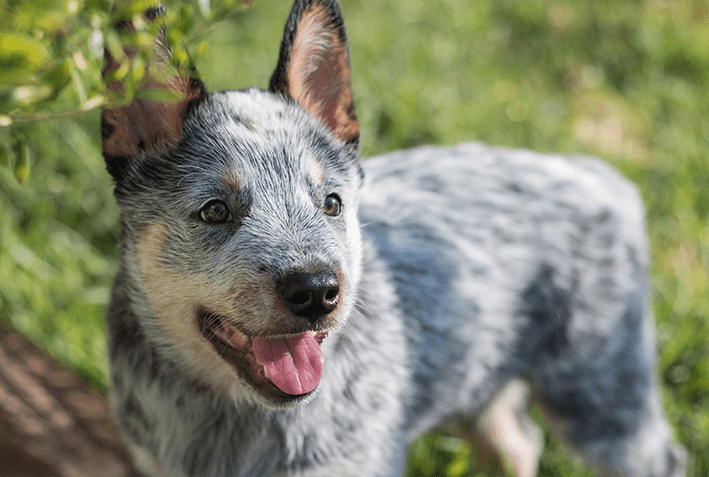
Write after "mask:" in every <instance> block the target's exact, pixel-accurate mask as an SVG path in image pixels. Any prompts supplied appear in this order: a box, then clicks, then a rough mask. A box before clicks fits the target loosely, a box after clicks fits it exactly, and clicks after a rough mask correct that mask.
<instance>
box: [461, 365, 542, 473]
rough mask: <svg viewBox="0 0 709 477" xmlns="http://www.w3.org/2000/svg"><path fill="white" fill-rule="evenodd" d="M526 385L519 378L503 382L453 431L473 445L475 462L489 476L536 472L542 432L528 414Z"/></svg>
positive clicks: (527, 386)
mask: <svg viewBox="0 0 709 477" xmlns="http://www.w3.org/2000/svg"><path fill="white" fill-rule="evenodd" d="M529 405H530V392H529V385H528V384H527V383H526V382H524V381H522V380H519V379H514V380H512V381H510V382H509V383H507V384H506V385H505V386H504V387H503V388H502V389H501V390H500V391H499V392H498V393H497V394H496V395H495V396H494V397H493V398H492V399H491V400H490V402H488V403H487V404H486V405H485V407H484V408H483V409H482V411H480V412H479V413H477V414H476V415H475V417H473V418H471V419H465V420H463V421H460V422H458V423H457V424H456V426H455V431H456V433H457V434H458V435H459V436H461V437H463V438H464V439H466V440H467V441H468V442H470V444H471V445H472V447H473V454H474V456H475V461H476V464H477V466H478V467H479V468H480V470H482V471H483V472H485V473H486V474H487V475H489V476H498V475H505V469H509V470H511V471H512V472H513V473H514V475H515V476H516V477H534V476H536V475H537V467H538V466H539V456H540V455H541V452H542V446H543V436H542V432H541V431H540V430H539V428H538V427H537V426H536V424H535V423H534V421H532V419H531V418H530V417H529V413H528V411H529Z"/></svg>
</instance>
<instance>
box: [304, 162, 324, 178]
mask: <svg viewBox="0 0 709 477" xmlns="http://www.w3.org/2000/svg"><path fill="white" fill-rule="evenodd" d="M306 167H307V173H308V178H310V180H311V181H312V183H313V184H320V183H321V182H322V181H323V180H324V179H325V170H324V169H323V167H322V164H320V161H318V160H317V159H315V158H314V157H312V156H311V157H309V158H308V163H307V166H306Z"/></svg>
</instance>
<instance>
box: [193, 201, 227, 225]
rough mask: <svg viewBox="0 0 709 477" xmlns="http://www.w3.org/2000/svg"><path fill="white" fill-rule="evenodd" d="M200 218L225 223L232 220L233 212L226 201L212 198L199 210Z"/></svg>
mask: <svg viewBox="0 0 709 477" xmlns="http://www.w3.org/2000/svg"><path fill="white" fill-rule="evenodd" d="M199 218H200V219H202V220H204V221H205V222H207V223H208V224H223V223H224V222H228V221H229V220H231V212H230V211H229V207H227V205H226V204H225V203H224V201H221V200H210V201H209V202H207V203H206V204H204V206H203V207H202V210H200V211H199Z"/></svg>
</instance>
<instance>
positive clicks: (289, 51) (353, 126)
mask: <svg viewBox="0 0 709 477" xmlns="http://www.w3.org/2000/svg"><path fill="white" fill-rule="evenodd" d="M350 78H351V72H350V56H349V52H348V46H347V35H346V34H345V27H344V24H343V21H342V14H341V12H340V7H339V5H338V4H337V1H336V0H296V2H295V5H293V9H292V10H291V13H290V16H289V17H288V22H287V23H286V28H285V32H284V35H283V41H282V43H281V51H280V55H279V58H278V65H277V66H276V70H275V71H274V73H273V76H272V77H271V84H270V86H269V90H270V91H271V92H274V93H282V94H284V95H286V96H289V97H291V98H293V99H294V100H295V101H296V102H298V103H299V104H300V105H301V106H303V108H305V110H306V111H307V112H308V113H310V114H311V115H312V116H314V117H315V118H317V119H318V120H320V122H322V123H323V124H324V125H326V126H327V127H329V128H330V129H331V130H332V132H334V133H335V135H336V136H337V137H339V138H340V139H342V140H343V141H344V142H346V143H351V144H357V142H358V140H359V122H358V121H357V115H356V114H355V108H354V104H353V103H352V87H351V84H350Z"/></svg>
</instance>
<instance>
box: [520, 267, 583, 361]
mask: <svg viewBox="0 0 709 477" xmlns="http://www.w3.org/2000/svg"><path fill="white" fill-rule="evenodd" d="M556 275H557V271H556V269H555V268H554V267H552V266H551V265H548V264H544V265H542V266H541V267H540V269H539V272H538V273H537V275H536V276H535V277H534V279H533V280H532V281H531V283H530V284H529V286H528V287H527V289H526V290H525V291H524V293H523V294H522V314H523V315H524V316H527V317H528V318H529V327H530V330H529V332H527V333H522V334H521V336H522V338H521V343H520V346H521V348H522V350H523V355H524V357H525V358H527V359H528V360H538V359H539V358H540V357H556V356H559V354H560V353H561V352H562V350H563V349H564V348H565V347H566V346H567V345H568V343H569V338H568V336H567V327H568V323H569V321H570V320H571V307H572V303H573V294H574V292H573V289H575V288H576V286H575V284H573V283H571V284H569V285H570V289H564V288H561V287H560V286H559V285H558V284H557V281H558V280H556V279H555V278H556Z"/></svg>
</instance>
